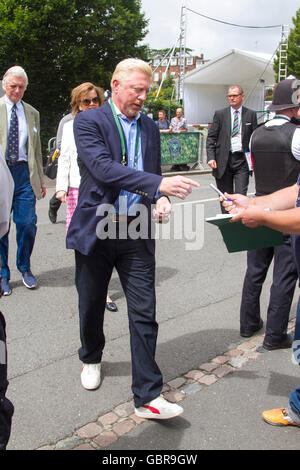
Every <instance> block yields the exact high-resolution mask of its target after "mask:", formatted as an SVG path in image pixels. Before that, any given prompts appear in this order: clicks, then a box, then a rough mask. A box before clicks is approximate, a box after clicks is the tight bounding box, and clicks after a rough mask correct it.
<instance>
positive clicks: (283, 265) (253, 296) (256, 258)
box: [240, 235, 298, 344]
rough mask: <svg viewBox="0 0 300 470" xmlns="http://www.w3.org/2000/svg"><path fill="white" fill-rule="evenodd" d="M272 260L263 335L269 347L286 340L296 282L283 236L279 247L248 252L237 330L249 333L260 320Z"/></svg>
mask: <svg viewBox="0 0 300 470" xmlns="http://www.w3.org/2000/svg"><path fill="white" fill-rule="evenodd" d="M273 259H274V268H273V281H272V286H271V289H270V300H269V306H268V310H267V323H266V332H265V342H266V343H269V344H276V343H279V342H281V341H282V340H284V339H285V337H286V332H287V326H288V321H289V314H290V308H291V303H292V300H293V295H294V291H295V286H296V282H297V279H298V275H297V269H296V265H295V261H294V255H293V251H292V248H291V242H290V237H289V235H285V243H284V244H283V245H281V246H275V247H270V248H262V249H259V250H251V251H248V253H247V271H246V275H245V279H244V286H243V294H242V302H241V309H240V322H241V329H243V330H251V329H254V328H255V327H257V326H258V323H259V321H260V294H261V291H262V286H263V283H264V281H265V278H266V276H267V272H268V269H269V266H270V264H271V262H272V260H273Z"/></svg>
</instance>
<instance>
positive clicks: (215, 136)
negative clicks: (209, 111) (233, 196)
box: [206, 106, 257, 194]
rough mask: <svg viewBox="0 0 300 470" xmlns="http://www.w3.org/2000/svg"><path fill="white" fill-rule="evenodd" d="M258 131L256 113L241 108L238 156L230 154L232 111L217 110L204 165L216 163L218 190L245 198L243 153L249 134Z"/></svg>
mask: <svg viewBox="0 0 300 470" xmlns="http://www.w3.org/2000/svg"><path fill="white" fill-rule="evenodd" d="M256 127H257V118H256V113H255V111H252V110H251V109H248V108H246V107H244V106H243V107H242V114H241V124H240V130H241V143H242V149H241V151H240V152H234V153H233V152H231V131H232V122H231V108H230V106H229V107H227V108H224V109H221V110H218V111H216V112H215V114H214V118H213V123H212V125H211V127H210V129H209V131H208V136H207V141H206V152H207V161H209V160H215V161H216V162H217V168H216V169H214V170H213V176H214V177H215V178H216V184H217V187H218V188H219V189H220V190H221V191H222V192H225V191H226V192H228V193H240V194H246V193H247V189H248V183H249V167H248V164H247V161H246V157H245V152H247V151H249V141H250V137H251V134H252V132H253V131H254V129H256Z"/></svg>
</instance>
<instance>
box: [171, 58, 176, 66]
mask: <svg viewBox="0 0 300 470" xmlns="http://www.w3.org/2000/svg"><path fill="white" fill-rule="evenodd" d="M171 65H172V66H173V67H175V66H176V65H177V59H176V57H172V59H171Z"/></svg>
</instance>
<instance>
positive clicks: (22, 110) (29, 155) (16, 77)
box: [0, 66, 46, 295]
mask: <svg viewBox="0 0 300 470" xmlns="http://www.w3.org/2000/svg"><path fill="white" fill-rule="evenodd" d="M27 85H28V78H27V74H26V72H25V70H24V69H23V68H22V67H19V66H14V67H11V68H10V69H8V70H7V71H6V73H5V74H4V76H3V80H2V86H3V89H4V91H5V95H4V96H3V97H2V98H0V144H1V146H2V149H3V153H4V155H5V159H6V162H7V165H8V167H9V169H10V172H11V175H12V177H13V180H14V184H15V190H14V197H13V204H12V212H13V220H14V222H15V224H16V231H17V244H18V250H17V268H18V270H19V271H20V272H21V274H22V279H23V283H24V285H25V286H26V287H27V288H29V289H32V288H34V287H36V279H35V277H34V276H33V274H32V272H31V269H30V256H31V253H32V250H33V246H34V241H35V236H36V230H37V227H36V223H37V217H36V211H35V204H36V199H41V198H42V197H45V195H46V186H45V184H44V182H43V165H42V154H41V142H40V117H39V113H38V111H37V110H36V109H34V108H33V107H32V106H30V105H29V104H27V103H25V102H23V101H22V98H23V95H24V92H25V90H26V88H27ZM8 234H9V232H8V233H7V234H5V235H4V236H3V237H2V238H1V239H0V255H1V261H2V268H1V276H2V281H1V283H2V284H1V285H2V290H3V293H4V295H10V294H11V287H10V285H9V280H10V270H9V267H8Z"/></svg>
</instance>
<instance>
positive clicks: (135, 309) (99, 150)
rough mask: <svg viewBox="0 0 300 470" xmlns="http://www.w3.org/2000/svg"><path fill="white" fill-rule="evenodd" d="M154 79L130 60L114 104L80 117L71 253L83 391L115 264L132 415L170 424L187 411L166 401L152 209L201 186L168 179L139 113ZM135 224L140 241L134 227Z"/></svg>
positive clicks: (98, 348)
mask: <svg viewBox="0 0 300 470" xmlns="http://www.w3.org/2000/svg"><path fill="white" fill-rule="evenodd" d="M151 77H152V70H151V68H150V67H149V65H148V64H146V63H145V62H144V61H142V60H139V59H125V60H124V61H122V62H120V63H119V64H118V65H117V67H116V69H115V72H114V74H113V76H112V80H111V87H112V98H111V100H109V102H108V103H105V105H104V106H102V107H101V108H96V109H93V110H88V111H85V112H84V113H79V114H78V115H77V116H76V118H75V120H74V136H75V141H76V146H77V151H78V165H79V168H80V174H81V182H80V187H79V196H78V204H77V207H76V209H75V212H74V214H73V217H72V220H71V223H70V227H69V230H68V234H67V247H68V248H71V249H74V250H75V262H76V279H75V280H76V287H77V291H78V295H79V317H80V338H81V348H80V349H79V358H80V360H81V361H82V362H83V368H82V372H81V383H82V385H83V387H84V388H86V389H89V390H90V389H95V388H97V387H99V385H100V383H101V376H100V372H101V367H100V366H101V359H102V354H103V349H104V344H105V337H104V332H103V318H104V309H105V301H106V294H107V287H108V284H109V280H110V277H111V273H112V270H113V268H114V267H116V269H117V271H118V274H119V277H120V280H121V283H122V287H123V289H124V292H125V296H126V300H127V306H128V317H129V329H130V344H131V360H132V391H133V395H134V404H135V413H136V415H137V416H139V417H142V418H151V419H168V418H172V417H174V416H177V415H179V414H180V413H182V411H183V410H182V408H181V407H180V406H178V405H177V404H175V403H169V402H168V401H166V400H164V399H163V398H162V397H160V393H161V390H162V384H163V381H162V374H161V371H160V369H159V368H158V365H157V363H156V361H155V350H156V339H157V332H158V325H157V323H156V308H155V304H156V302H155V255H154V251H155V240H154V239H153V238H151V219H152V217H153V215H152V209H153V208H152V207H151V205H152V204H153V205H155V209H154V215H155V216H157V217H160V216H168V214H169V213H170V210H171V205H170V202H169V199H168V197H166V195H167V196H175V197H179V198H181V199H184V198H185V197H186V196H187V195H188V194H189V193H190V192H191V189H192V186H199V185H198V183H196V182H194V181H193V180H191V179H189V178H185V177H183V176H180V175H177V176H173V177H169V178H168V177H166V178H163V177H162V176H161V155H160V134H159V131H158V129H157V126H156V124H155V123H154V121H153V120H152V119H150V118H148V117H147V116H146V115H144V114H142V113H141V109H142V106H143V104H144V101H145V99H146V96H147V93H148V91H149V89H150V84H151ZM106 213H107V215H106ZM106 222H107V227H106ZM138 226H139V227H140V234H139V236H135V235H138V233H135V234H133V232H131V229H132V228H133V229H134V227H136V230H137V231H138ZM131 233H132V235H131Z"/></svg>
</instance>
